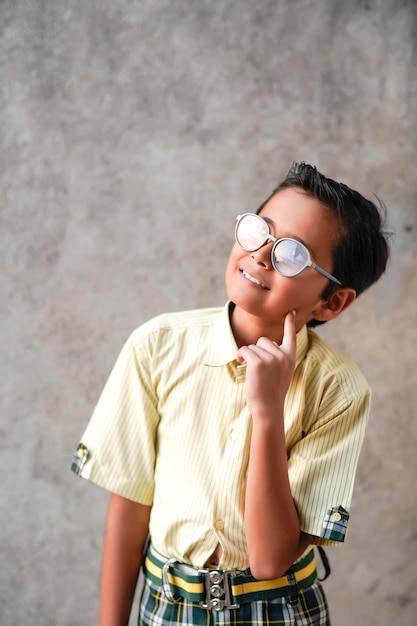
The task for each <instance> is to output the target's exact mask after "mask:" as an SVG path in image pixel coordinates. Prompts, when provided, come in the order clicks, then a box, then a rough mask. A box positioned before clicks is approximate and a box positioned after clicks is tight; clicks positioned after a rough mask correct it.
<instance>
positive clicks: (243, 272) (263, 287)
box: [240, 270, 269, 291]
mask: <svg viewBox="0 0 417 626" xmlns="http://www.w3.org/2000/svg"><path fill="white" fill-rule="evenodd" d="M240 271H241V272H242V274H243V276H244V277H245V278H247V279H248V280H250V281H251V283H255V285H259V287H262V289H266V290H267V291H269V287H267V286H266V285H264V284H263V283H261V281H260V280H258V279H257V278H255V277H254V276H252V275H251V274H249V272H246V270H240Z"/></svg>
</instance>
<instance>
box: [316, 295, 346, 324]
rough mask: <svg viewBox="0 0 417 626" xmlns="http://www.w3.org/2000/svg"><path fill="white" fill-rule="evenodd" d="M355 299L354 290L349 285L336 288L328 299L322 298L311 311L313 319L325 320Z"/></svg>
mask: <svg viewBox="0 0 417 626" xmlns="http://www.w3.org/2000/svg"><path fill="white" fill-rule="evenodd" d="M355 299H356V291H355V290H354V289H351V288H350V287H340V289H336V291H334V292H333V293H332V295H331V296H330V298H329V299H328V300H323V301H322V302H321V303H320V304H319V305H318V306H317V307H316V308H315V309H314V311H313V312H312V315H313V317H314V319H316V320H318V321H320V322H327V321H329V320H332V319H333V318H335V317H337V316H338V315H340V314H341V313H342V311H344V310H345V309H347V308H348V307H349V306H350V305H351V304H352V302H354V301H355Z"/></svg>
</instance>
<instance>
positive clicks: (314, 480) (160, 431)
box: [73, 303, 370, 569]
mask: <svg viewBox="0 0 417 626" xmlns="http://www.w3.org/2000/svg"><path fill="white" fill-rule="evenodd" d="M229 304H230V303H228V304H227V305H226V306H225V307H224V308H223V309H221V308H213V309H202V310H196V311H187V312H181V313H170V314H165V315H161V316H158V317H156V318H154V319H153V320H150V321H149V322H147V323H145V324H143V325H142V326H141V327H140V328H138V329H137V330H135V331H134V332H133V333H132V334H131V336H130V337H129V339H128V340H127V342H126V343H125V345H124V347H123V349H122V351H121V353H120V355H119V357H118V359H117V361H116V364H115V366H114V368H113V371H112V372H111V374H110V376H109V379H108V381H107V383H106V385H105V387H104V390H103V392H102V394H101V397H100V399H99V401H98V403H97V406H96V408H95V411H94V413H93V415H92V418H91V420H90V422H89V424H88V426H87V429H86V431H85V433H84V435H83V437H82V440H81V444H80V446H79V450H78V455H77V458H76V462H75V465H74V466H73V469H74V471H76V472H77V473H79V474H80V475H81V476H83V477H84V478H87V479H89V480H91V481H93V482H95V483H97V484H99V485H101V486H102V487H104V488H106V489H108V490H109V491H111V492H114V493H117V494H119V495H122V496H124V497H126V498H129V499H131V500H134V501H136V502H140V503H142V504H147V505H152V513H151V520H150V533H151V536H152V543H153V545H154V547H155V548H156V550H158V551H159V552H160V553H162V554H164V555H166V556H168V557H175V558H177V559H179V560H182V561H185V562H188V563H191V564H192V565H194V566H195V567H201V566H202V565H203V564H204V563H205V561H206V560H207V558H208V557H209V556H210V554H211V553H212V552H213V551H214V549H215V548H216V545H217V544H218V543H219V542H220V544H221V545H222V548H223V556H222V562H221V563H220V567H222V568H223V569H231V568H234V567H236V568H240V569H245V568H247V567H248V566H249V561H248V555H247V547H246V542H245V533H244V498H245V483H246V471H247V464H248V456H249V444H250V438H251V416H250V413H249V410H248V408H247V405H246V397H245V373H246V366H245V365H244V364H239V363H238V362H237V361H236V358H235V357H236V352H237V346H236V343H235V340H234V337H233V334H232V332H231V329H230V323H229ZM369 406H370V390H369V387H368V385H367V382H366V380H365V379H364V377H363V375H362V374H361V373H360V371H359V370H358V368H357V366H356V365H355V364H354V363H353V362H352V361H350V360H349V359H347V358H346V357H345V356H343V355H342V354H340V353H339V352H337V351H336V350H335V349H334V348H332V347H331V346H329V345H328V344H327V343H325V342H324V341H323V340H322V339H321V338H320V337H318V335H317V334H316V333H314V332H313V331H311V330H308V329H307V328H306V327H304V328H302V329H301V330H300V331H299V332H298V333H297V364H296V369H295V372H294V376H293V379H292V382H291V385H290V388H289V390H288V393H287V397H286V403H285V430H286V444H287V451H288V471H289V477H290V485H291V491H292V494H293V497H294V501H295V504H296V506H297V510H298V513H299V517H300V522H301V528H302V530H304V531H305V532H307V533H310V534H312V535H315V536H316V537H317V540H316V542H317V543H321V544H332V543H337V542H340V541H343V540H344V537H345V533H346V529H347V523H348V519H349V507H350V503H351V498H352V489H353V483H354V477H355V472H356V466H357V461H358V457H359V452H360V448H361V445H362V441H363V437H364V432H365V427H366V422H367V418H368V414H369Z"/></svg>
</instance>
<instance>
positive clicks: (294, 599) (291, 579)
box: [286, 567, 298, 606]
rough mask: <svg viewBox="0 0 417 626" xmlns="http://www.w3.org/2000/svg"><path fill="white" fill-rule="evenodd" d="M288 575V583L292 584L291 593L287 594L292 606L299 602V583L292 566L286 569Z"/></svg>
mask: <svg viewBox="0 0 417 626" xmlns="http://www.w3.org/2000/svg"><path fill="white" fill-rule="evenodd" d="M286 576H287V579H288V584H289V586H290V593H289V595H288V596H287V598H288V602H289V603H290V604H291V606H296V605H297V604H298V585H297V580H296V578H295V574H294V570H293V568H292V567H290V569H289V570H287V571H286Z"/></svg>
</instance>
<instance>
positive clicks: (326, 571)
mask: <svg viewBox="0 0 417 626" xmlns="http://www.w3.org/2000/svg"><path fill="white" fill-rule="evenodd" d="M316 548H317V550H318V552H319V554H320V558H321V562H322V563H323V567H324V576H322V577H321V578H320V576H318V577H317V578H318V579H319V581H320V582H323V580H326V578H328V577H329V576H330V574H331V571H332V570H331V567H330V563H329V559H328V557H327V554H326V552H325V550H324V548H322V547H321V546H316Z"/></svg>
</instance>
